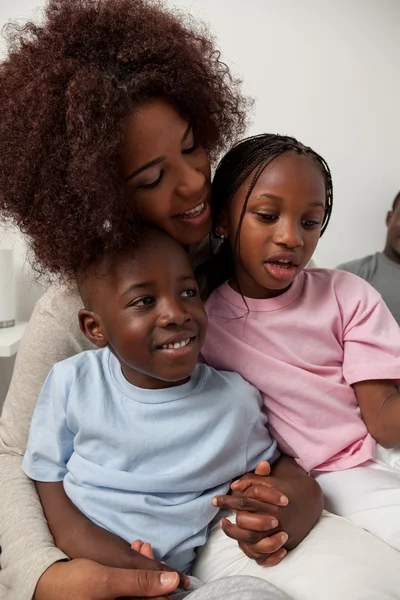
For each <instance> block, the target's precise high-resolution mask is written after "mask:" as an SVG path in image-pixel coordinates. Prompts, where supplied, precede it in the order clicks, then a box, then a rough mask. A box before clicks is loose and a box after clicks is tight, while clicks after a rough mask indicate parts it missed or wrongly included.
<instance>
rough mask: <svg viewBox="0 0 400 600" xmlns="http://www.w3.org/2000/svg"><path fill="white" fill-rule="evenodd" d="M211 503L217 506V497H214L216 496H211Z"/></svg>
mask: <svg viewBox="0 0 400 600" xmlns="http://www.w3.org/2000/svg"><path fill="white" fill-rule="evenodd" d="M211 504H212V505H213V506H218V502H217V499H216V498H213V499H212V500H211Z"/></svg>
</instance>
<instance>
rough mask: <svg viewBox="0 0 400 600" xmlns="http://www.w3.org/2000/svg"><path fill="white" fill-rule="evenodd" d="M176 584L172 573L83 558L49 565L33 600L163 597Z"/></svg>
mask: <svg viewBox="0 0 400 600" xmlns="http://www.w3.org/2000/svg"><path fill="white" fill-rule="evenodd" d="M178 585H179V575H178V574H177V573H174V572H160V571H145V570H132V569H117V568H115V567H106V566H104V565H100V564H99V563H96V562H94V561H91V560H87V559H85V558H76V559H75V560H71V561H69V562H58V563H55V564H54V565H51V567H49V568H48V569H47V571H45V572H44V573H43V575H42V577H41V578H40V579H39V582H38V584H37V586H36V591H35V595H34V600H115V599H116V598H121V597H131V598H132V597H140V598H148V597H152V598H153V600H156V598H157V599H158V600H165V599H166V598H167V596H166V594H169V593H171V592H173V591H174V590H175V589H176V588H177V587H178Z"/></svg>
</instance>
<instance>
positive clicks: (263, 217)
mask: <svg viewBox="0 0 400 600" xmlns="http://www.w3.org/2000/svg"><path fill="white" fill-rule="evenodd" d="M256 215H257V217H258V218H259V219H261V220H262V221H266V222H267V223H273V222H274V221H276V219H277V218H278V217H277V216H276V215H268V214H267V213H261V212H257V213H256Z"/></svg>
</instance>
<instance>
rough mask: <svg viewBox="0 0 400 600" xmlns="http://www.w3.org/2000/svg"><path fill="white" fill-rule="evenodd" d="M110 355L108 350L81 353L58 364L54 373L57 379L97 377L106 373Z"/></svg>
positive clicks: (54, 367)
mask: <svg viewBox="0 0 400 600" xmlns="http://www.w3.org/2000/svg"><path fill="white" fill-rule="evenodd" d="M109 354H110V351H109V350H108V348H101V349H97V350H86V351H84V352H79V353H78V354H74V355H73V356H70V357H69V358H65V359H64V360H61V361H60V362H58V363H56V364H55V365H54V366H53V372H54V374H55V375H56V376H57V377H63V378H66V379H71V378H74V379H75V378H81V377H95V376H96V375H100V374H102V373H104V370H105V368H106V366H107V363H108V358H109Z"/></svg>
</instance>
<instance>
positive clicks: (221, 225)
mask: <svg viewBox="0 0 400 600" xmlns="http://www.w3.org/2000/svg"><path fill="white" fill-rule="evenodd" d="M215 233H216V234H217V236H218V237H224V238H225V239H226V238H227V237H228V235H229V228H228V213H227V212H226V211H225V210H224V211H223V212H222V213H221V215H220V217H219V219H218V224H217V226H216V228H215Z"/></svg>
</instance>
